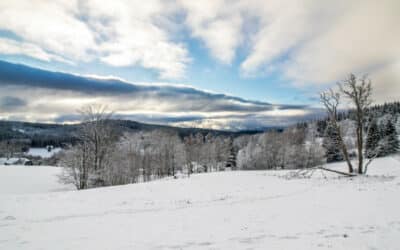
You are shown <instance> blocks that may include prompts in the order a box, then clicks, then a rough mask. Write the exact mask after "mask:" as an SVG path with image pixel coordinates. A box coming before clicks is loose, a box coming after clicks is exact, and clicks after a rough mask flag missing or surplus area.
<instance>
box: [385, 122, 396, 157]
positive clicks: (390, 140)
mask: <svg viewBox="0 0 400 250" xmlns="http://www.w3.org/2000/svg"><path fill="white" fill-rule="evenodd" d="M383 135H384V141H383V147H382V148H383V149H382V155H388V154H393V153H396V152H397V151H398V150H399V139H398V136H397V132H396V128H395V127H394V125H393V122H392V121H391V120H388V122H387V123H386V126H385V129H384V131H383Z"/></svg>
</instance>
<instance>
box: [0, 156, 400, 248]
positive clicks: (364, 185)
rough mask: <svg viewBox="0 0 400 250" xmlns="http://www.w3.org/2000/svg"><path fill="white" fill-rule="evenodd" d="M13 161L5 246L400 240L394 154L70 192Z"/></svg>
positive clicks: (0, 177)
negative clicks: (367, 163) (296, 169)
mask: <svg viewBox="0 0 400 250" xmlns="http://www.w3.org/2000/svg"><path fill="white" fill-rule="evenodd" d="M343 166H344V165H343V164H342V163H340V164H336V166H335V165H333V166H332V167H337V168H341V167H343ZM11 168H14V167H13V166H12V167H11V166H10V167H6V168H3V167H0V183H1V189H2V190H1V194H0V249H7V250H11V249H49V250H50V249H51V250H53V249H96V250H99V249H112V250H116V249H129V250H131V249H296V250H302V249H304V250H310V249H352V250H355V249H368V250H372V249H399V246H400V162H399V160H398V159H396V158H393V157H387V158H383V159H378V160H376V161H375V162H374V163H373V164H372V165H371V167H370V172H369V176H367V177H357V178H345V177H341V178H337V175H334V174H333V175H331V174H325V176H324V174H322V173H315V174H314V175H313V177H312V178H311V179H287V178H284V176H285V175H286V174H287V172H286V171H254V172H241V171H234V172H219V173H211V174H198V175H193V176H192V177H191V178H187V179H169V180H160V181H155V182H150V183H141V184H134V185H126V186H117V187H110V188H99V189H92V190H87V191H63V192H52V191H54V190H56V189H60V188H62V187H58V188H54V187H53V186H52V185H53V184H54V183H53V181H50V182H49V185H50V186H49V188H45V187H44V186H45V184H43V186H42V185H39V184H38V183H37V182H36V180H43V179H45V178H50V179H51V178H54V175H53V173H48V172H47V171H46V170H45V169H44V168H42V169H40V168H35V169H34V168H29V167H25V168H19V169H18V170H16V171H15V172H14V173H13V172H12V171H10V169H11ZM54 169H56V168H48V169H47V170H49V171H53V170H54ZM34 170H35V171H34ZM42 170H43V171H42ZM24 171H29V173H25V172H24ZM4 173H6V174H4ZM7 173H8V174H7ZM28 176H30V177H31V178H27V177H28ZM36 176H37V177H36ZM46 176H47V177H46ZM325 177H326V178H325ZM53 180H54V179H53ZM4 181H5V182H4ZM23 181H24V182H26V183H24V184H23V183H22V182H23ZM43 181H46V182H47V180H43ZM3 182H4V183H3ZM58 185H60V184H58ZM21 187H24V188H21ZM65 188H69V187H65ZM15 190H18V192H15ZM16 193H17V194H16Z"/></svg>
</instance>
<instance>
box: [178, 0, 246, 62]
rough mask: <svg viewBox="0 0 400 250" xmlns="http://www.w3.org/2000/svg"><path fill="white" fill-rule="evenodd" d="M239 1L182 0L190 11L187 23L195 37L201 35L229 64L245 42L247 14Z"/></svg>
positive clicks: (184, 6) (217, 54) (216, 53)
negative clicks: (242, 12) (243, 31)
mask: <svg viewBox="0 0 400 250" xmlns="http://www.w3.org/2000/svg"><path fill="white" fill-rule="evenodd" d="M238 3H239V2H238V1H223V0H216V1H208V2H207V3H205V2H202V1H184V0H182V1H180V4H181V5H182V8H183V10H184V12H185V13H186V18H185V24H186V25H187V26H188V27H189V28H190V33H191V35H192V36H193V37H195V38H199V39H201V40H202V41H203V42H204V43H205V45H206V47H207V48H209V49H210V51H211V54H212V55H213V56H214V57H215V58H216V59H218V60H219V61H220V62H222V63H226V64H229V63H231V62H232V60H233V59H234V57H235V53H236V48H237V47H238V46H239V45H240V43H241V42H242V33H241V27H242V24H243V18H242V15H241V12H240V8H239V6H238V5H237V4H238Z"/></svg>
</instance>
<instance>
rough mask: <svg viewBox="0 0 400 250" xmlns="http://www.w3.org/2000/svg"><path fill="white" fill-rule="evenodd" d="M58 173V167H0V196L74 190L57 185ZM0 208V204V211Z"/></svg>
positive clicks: (69, 186) (59, 170)
mask: <svg viewBox="0 0 400 250" xmlns="http://www.w3.org/2000/svg"><path fill="white" fill-rule="evenodd" d="M60 173H61V168H59V167H49V166H18V165H11V166H1V165H0V195H12V194H32V193H49V192H56V191H66V190H74V189H75V188H74V187H73V185H64V184H61V183H59V181H58V175H59V174H60ZM1 208H2V205H1V202H0V210H1ZM0 218H1V212H0ZM0 249H1V248H0Z"/></svg>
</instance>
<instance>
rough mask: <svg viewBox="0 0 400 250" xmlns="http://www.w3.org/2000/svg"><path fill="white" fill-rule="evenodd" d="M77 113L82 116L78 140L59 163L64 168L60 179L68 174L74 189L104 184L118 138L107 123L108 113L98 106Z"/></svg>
mask: <svg viewBox="0 0 400 250" xmlns="http://www.w3.org/2000/svg"><path fill="white" fill-rule="evenodd" d="M79 112H80V114H81V115H82V123H81V124H80V129H79V130H78V133H77V136H78V138H79V141H78V143H77V144H76V145H75V146H74V147H72V148H71V149H70V150H69V151H67V153H66V155H65V156H64V159H62V160H61V165H62V166H63V167H65V168H67V170H66V171H65V173H66V176H65V175H64V177H63V178H62V179H63V180H64V181H66V180H67V179H68V175H69V177H70V179H71V180H73V182H74V183H75V185H76V186H77V188H78V189H86V188H89V187H95V186H103V185H108V184H110V183H107V176H108V174H109V172H107V171H109V169H107V167H108V166H109V165H110V160H111V159H110V156H111V152H112V150H113V149H114V144H115V142H116V141H117V139H118V134H117V131H116V130H115V129H114V127H113V126H112V124H111V123H110V119H111V116H112V113H111V112H109V111H107V108H106V107H105V106H102V105H89V106H85V107H83V108H82V109H81V110H80V111H79ZM65 158H66V159H65ZM68 158H69V159H68Z"/></svg>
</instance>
